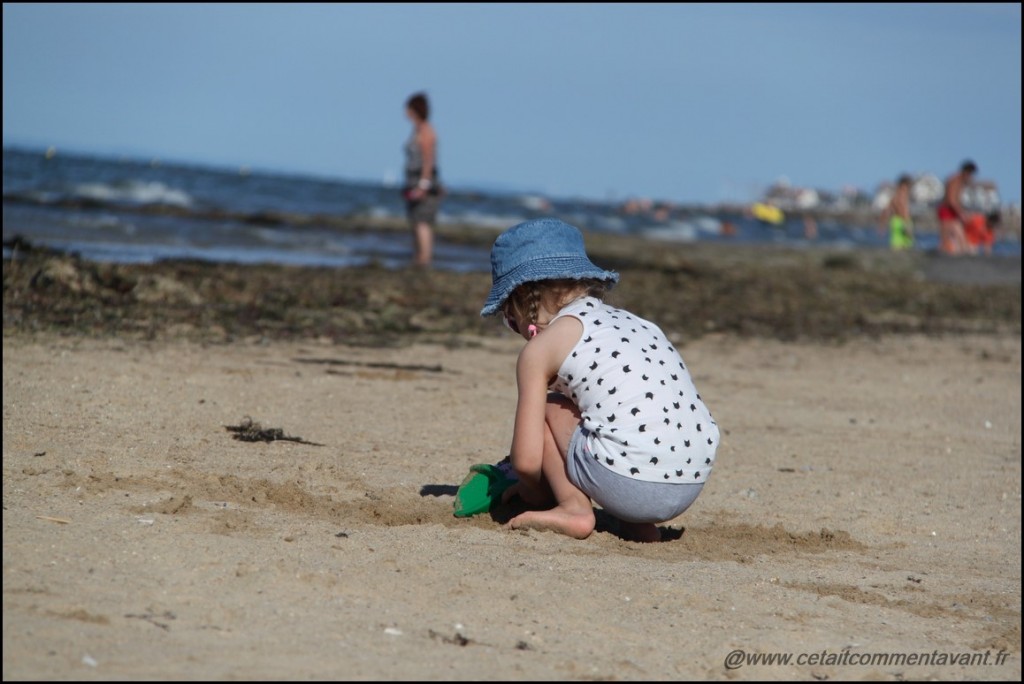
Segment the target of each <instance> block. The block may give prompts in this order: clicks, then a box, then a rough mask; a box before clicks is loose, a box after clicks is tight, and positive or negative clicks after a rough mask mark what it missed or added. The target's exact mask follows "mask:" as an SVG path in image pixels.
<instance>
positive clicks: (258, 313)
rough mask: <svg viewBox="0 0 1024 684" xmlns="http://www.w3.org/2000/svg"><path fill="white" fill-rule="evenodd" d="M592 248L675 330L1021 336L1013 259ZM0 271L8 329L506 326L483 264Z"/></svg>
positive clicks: (29, 254)
mask: <svg viewBox="0 0 1024 684" xmlns="http://www.w3.org/2000/svg"><path fill="white" fill-rule="evenodd" d="M439 232H440V231H439ZM446 235H447V234H446ZM448 239H451V237H450V236H448ZM587 249H588V252H590V253H591V258H592V259H593V260H594V262H595V263H597V264H598V265H600V266H602V267H604V268H610V269H612V270H617V271H619V272H620V274H621V281H620V282H619V284H618V285H616V287H615V289H614V290H612V291H611V292H610V293H609V303H610V304H612V305H613V306H620V307H623V308H626V309H628V310H630V311H632V312H633V313H635V314H637V315H639V316H641V317H643V318H646V319H648V320H651V321H654V322H656V323H657V324H658V325H659V326H660V327H661V328H662V330H664V331H665V332H666V333H668V334H670V335H673V336H674V337H675V338H676V339H679V340H686V341H692V340H696V339H698V338H700V337H702V336H704V335H707V334H730V335H736V336H740V337H769V338H776V339H781V340H816V341H830V342H842V341H845V340H849V339H851V338H855V337H858V336H862V335H867V336H877V335H882V334H926V335H941V334H959V333H972V334H977V333H1000V332H1003V333H1006V332H1009V333H1014V334H1019V333H1020V310H1021V306H1020V304H1021V288H1020V258H1019V257H1015V258H1000V259H996V258H990V259H983V258H978V259H967V258H962V259H960V258H956V257H948V258H942V257H940V256H936V255H933V254H929V253H925V252H914V253H910V254H907V253H890V252H889V251H888V250H885V251H882V250H863V251H857V252H849V251H834V250H831V251H830V250H825V249H805V250H797V249H783V248H773V247H766V246H751V245H740V244H715V243H706V244H705V243H694V244H682V245H676V244H659V245H657V248H656V249H655V248H652V246H651V243H649V242H646V241H642V240H637V239H636V238H628V237H622V236H611V235H597V234H588V236H587ZM3 280H4V336H5V337H9V336H12V335H25V334H28V335H32V334H36V333H57V334H60V335H67V336H86V337H107V336H113V337H117V338H119V339H132V338H134V339H142V340H157V339H189V340H194V341H197V342H201V343H204V344H218V343H221V344H230V343H232V342H235V341H239V340H243V341H244V340H249V341H259V342H263V341H272V340H308V339H316V340H319V341H325V342H331V343H334V344H345V345H364V346H372V347H377V348H379V347H392V346H405V345H409V344H412V343H415V342H434V343H444V344H463V343H465V338H466V337H467V336H479V337H498V336H506V337H507V336H508V335H510V333H509V332H508V331H507V330H505V329H504V328H503V327H502V326H501V324H500V323H498V322H496V321H495V320H493V319H490V318H486V319H485V318H481V317H480V315H479V312H480V307H481V306H482V304H483V300H484V299H485V298H486V296H487V292H488V291H489V290H490V287H491V275H490V273H489V272H479V273H477V272H473V273H461V272H449V271H441V270H435V271H420V270H411V269H394V270H391V269H386V268H382V267H379V266H366V267H359V268H344V269H337V268H319V267H317V268H313V267H294V266H279V265H269V264H252V265H250V264H241V265H239V264H213V263H207V262H200V261H166V262H157V263H154V264H101V263H93V262H89V261H85V260H82V259H80V258H78V257H76V256H75V255H68V254H60V253H54V252H52V251H49V250H45V249H35V248H30V246H29V245H27V244H25V243H21V244H20V247H19V248H18V249H17V250H16V258H14V259H4V262H3ZM421 370H427V369H421Z"/></svg>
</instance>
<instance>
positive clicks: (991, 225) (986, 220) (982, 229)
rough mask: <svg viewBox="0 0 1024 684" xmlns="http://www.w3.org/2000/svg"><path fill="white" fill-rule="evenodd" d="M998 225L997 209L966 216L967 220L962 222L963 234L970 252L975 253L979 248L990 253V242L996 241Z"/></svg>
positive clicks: (987, 253)
mask: <svg viewBox="0 0 1024 684" xmlns="http://www.w3.org/2000/svg"><path fill="white" fill-rule="evenodd" d="M998 225H999V212H998V211H993V212H990V213H988V214H971V215H970V216H968V218H967V222H966V223H964V236H965V237H966V238H967V244H968V245H969V249H970V252H971V253H972V254H977V253H978V251H979V250H983V251H984V252H985V254H986V255H991V254H992V244H993V243H994V242H995V241H996V227H997V226H998Z"/></svg>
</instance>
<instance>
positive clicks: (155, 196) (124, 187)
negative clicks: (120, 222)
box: [72, 181, 192, 207]
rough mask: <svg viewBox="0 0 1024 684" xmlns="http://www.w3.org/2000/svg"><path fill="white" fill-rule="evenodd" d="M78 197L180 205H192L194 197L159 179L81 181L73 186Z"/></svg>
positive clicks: (99, 200) (105, 200)
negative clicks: (105, 181) (117, 181)
mask: <svg viewBox="0 0 1024 684" xmlns="http://www.w3.org/2000/svg"><path fill="white" fill-rule="evenodd" d="M72 193H73V194H74V195H75V196H76V197H81V198H84V199H91V200H95V201H97V202H130V203H132V204H169V205H174V206H178V207H188V206H191V205H192V198H191V197H190V196H189V194H188V193H187V192H185V191H184V190H179V189H177V188H172V187H170V186H168V185H166V184H164V183H161V182H159V181H149V182H146V181H126V182H124V183H117V184H114V185H108V184H106V183H81V184H79V185H76V186H74V188H72Z"/></svg>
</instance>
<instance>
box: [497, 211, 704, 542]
mask: <svg viewBox="0 0 1024 684" xmlns="http://www.w3.org/2000/svg"><path fill="white" fill-rule="evenodd" d="M491 276H492V282H493V286H492V288H491V292H490V294H489V295H488V297H487V302H486V304H485V305H484V308H483V309H482V310H481V312H480V314H481V315H482V316H490V315H493V314H496V313H500V314H501V315H502V316H503V317H504V319H505V323H506V324H507V325H508V327H509V328H511V329H512V330H513V331H514V332H516V333H518V334H520V335H522V336H523V337H524V338H525V339H526V340H527V342H526V345H525V346H524V347H523V350H522V351H521V352H520V354H519V360H518V362H517V364H516V380H517V383H518V387H519V401H518V405H517V407H516V418H515V428H514V433H513V436H512V450H511V462H512V466H513V468H514V469H515V471H516V474H517V475H518V476H519V481H518V482H517V483H516V484H514V485H512V486H511V487H510V488H509V489H508V490H506V492H505V493H504V495H503V500H504V501H508V500H509V499H510V498H511V497H513V496H516V495H518V496H519V497H520V498H521V499H522V500H523V501H524V502H525V503H526V504H527V505H528V506H529V507H531V509H537V510H528V511H526V512H524V513H522V514H520V515H518V516H516V517H515V518H513V519H512V520H511V521H510V522H509V526H510V527H511V528H513V529H515V528H533V529H545V530H554V531H557V532H561V533H562V534H566V535H569V536H571V537H576V538H578V539H584V538H586V537H587V536H589V535H590V533H591V532H593V530H594V524H595V518H594V509H593V507H592V504H591V501H592V500H593V502H596V503H597V504H599V505H600V506H601V507H602V508H603V509H604V510H605V511H607V512H608V513H609V514H611V515H612V516H614V517H616V518H618V519H619V520H621V521H622V523H623V525H622V531H623V534H624V536H626V537H629V538H631V539H635V540H638V541H657V540H658V539H660V532H659V531H658V529H657V527H656V526H655V523H659V522H664V521H667V520H671V519H672V518H675V517H676V516H678V515H680V514H681V513H682V512H683V511H685V510H686V509H687V508H689V507H690V505H691V504H692V503H693V502H694V500H695V499H696V498H697V495H698V494H699V493H700V491H701V489H702V488H703V486H704V483H705V482H706V481H707V479H708V475H709V474H710V473H711V467H712V465H713V464H714V460H715V450H716V449H717V447H718V437H719V432H718V426H717V425H716V424H715V422H714V421H713V420H712V419H711V414H710V413H709V412H708V409H707V407H706V406H705V405H704V402H702V401H701V398H700V395H699V394H697V390H696V389H695V388H694V386H693V381H692V380H691V379H690V374H689V372H688V371H687V369H686V366H685V365H684V364H683V360H682V358H681V357H680V355H679V353H678V352H677V351H676V349H675V348H674V347H673V346H672V345H671V344H670V343H669V341H668V339H666V337H665V335H664V333H663V332H662V331H661V329H660V328H658V326H656V325H655V324H654V323H651V322H650V321H646V320H644V319H642V318H639V317H638V316H635V315H633V314H631V313H629V312H628V311H624V310H622V309H616V308H614V307H611V306H609V305H607V304H605V303H604V302H603V301H602V296H603V294H604V291H605V290H606V289H609V288H611V287H612V286H613V285H614V284H615V283H616V282H618V279H619V276H618V274H617V273H614V272H612V271H606V270H603V269H601V268H598V267H597V266H595V265H594V264H593V263H592V262H591V261H590V259H589V258H588V257H587V254H586V251H585V249H584V246H583V236H582V235H581V233H580V232H579V230H577V229H576V228H574V227H573V226H570V225H569V224H567V223H564V222H562V221H560V220H557V219H550V218H545V219H536V220H533V221H527V222H525V223H520V224H518V225H516V226H513V227H512V228H509V229H508V230H507V231H505V232H504V233H502V234H501V235H500V236H498V239H497V240H496V241H495V243H494V247H493V248H492V250H491Z"/></svg>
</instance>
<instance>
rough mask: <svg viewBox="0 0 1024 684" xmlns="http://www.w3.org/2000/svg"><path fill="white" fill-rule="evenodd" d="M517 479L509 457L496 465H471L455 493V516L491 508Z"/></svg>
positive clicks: (459, 516)
mask: <svg viewBox="0 0 1024 684" xmlns="http://www.w3.org/2000/svg"><path fill="white" fill-rule="evenodd" d="M516 480H518V478H517V477H516V473H515V471H514V470H512V464H511V463H509V461H508V460H507V459H506V460H504V461H501V462H500V463H497V464H495V465H491V464H490V463H477V464H476V465H473V466H470V467H469V474H468V475H466V479H464V480H463V481H462V484H460V485H459V489H458V491H457V492H456V493H455V517H456V518H468V517H469V516H471V515H476V514H478V513H486V512H487V511H489V510H491V508H492V507H493V506H494V505H495V504H498V503H500V502H501V495H502V493H503V492H504V491H505V490H506V489H508V488H509V487H510V486H511V485H513V484H515V482H516Z"/></svg>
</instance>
